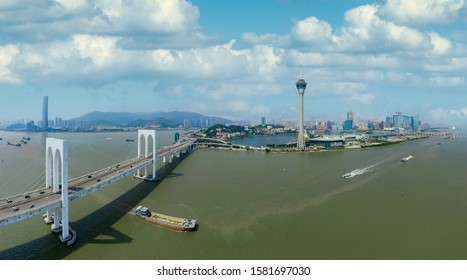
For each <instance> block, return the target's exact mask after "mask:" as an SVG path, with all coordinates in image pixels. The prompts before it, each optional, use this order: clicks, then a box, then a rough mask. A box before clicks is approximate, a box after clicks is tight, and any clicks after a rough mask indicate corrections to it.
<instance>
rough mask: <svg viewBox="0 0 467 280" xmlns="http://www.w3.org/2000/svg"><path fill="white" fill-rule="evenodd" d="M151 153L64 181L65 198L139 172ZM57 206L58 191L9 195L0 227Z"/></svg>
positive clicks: (1, 205)
mask: <svg viewBox="0 0 467 280" xmlns="http://www.w3.org/2000/svg"><path fill="white" fill-rule="evenodd" d="M195 141H196V140H194V139H189V140H185V141H182V142H180V143H176V144H174V145H171V146H169V147H167V148H164V149H162V150H158V151H157V153H156V158H161V157H164V156H169V155H171V154H174V153H178V152H180V151H182V150H185V149H187V148H188V147H190V146H191V145H193V144H194V142H195ZM152 163H153V162H152V154H151V155H149V156H148V157H144V156H141V157H138V158H134V159H130V160H127V161H124V162H121V163H119V164H114V165H111V166H108V167H106V168H103V169H100V170H97V171H94V172H92V173H89V174H86V175H82V176H79V177H76V178H73V179H71V180H69V181H68V199H69V201H73V200H75V199H78V198H81V197H83V196H86V195H88V194H90V193H93V192H95V191H97V190H99V189H101V188H103V187H106V186H108V185H110V184H111V183H114V182H116V181H118V180H120V179H122V178H123V177H126V176H128V175H130V174H135V173H136V172H137V171H138V170H139V169H142V168H144V167H146V166H149V165H151V164H152ZM60 204H61V191H60V192H58V193H54V192H53V191H52V188H43V189H38V190H35V191H31V192H28V193H25V194H19V195H15V196H11V197H9V198H3V199H1V200H0V227H1V226H5V225H8V224H12V223H15V222H19V221H21V220H24V219H27V218H30V217H33V216H36V215H40V214H42V213H45V212H47V211H48V210H51V209H53V208H55V207H57V206H60Z"/></svg>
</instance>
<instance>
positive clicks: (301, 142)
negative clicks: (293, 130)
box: [296, 65, 307, 149]
mask: <svg viewBox="0 0 467 280" xmlns="http://www.w3.org/2000/svg"><path fill="white" fill-rule="evenodd" d="M296 85H297V90H298V96H299V98H300V108H299V110H300V112H299V116H298V139H297V148H299V149H304V148H305V134H304V131H303V130H304V129H303V95H304V94H305V89H306V85H307V83H306V82H305V80H304V79H303V72H302V66H301V65H300V78H299V79H298V81H297V83H296Z"/></svg>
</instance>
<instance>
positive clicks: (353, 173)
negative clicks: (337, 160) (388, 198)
mask: <svg viewBox="0 0 467 280" xmlns="http://www.w3.org/2000/svg"><path fill="white" fill-rule="evenodd" d="M363 173H365V170H363V169H355V170H352V171H350V172H347V173H345V174H344V175H342V178H346V179H347V178H352V177H354V176H357V175H361V174H363Z"/></svg>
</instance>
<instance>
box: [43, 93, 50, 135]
mask: <svg viewBox="0 0 467 280" xmlns="http://www.w3.org/2000/svg"><path fill="white" fill-rule="evenodd" d="M48 104H49V97H48V96H44V99H43V101H42V130H48V129H49V112H48V106H49V105H48Z"/></svg>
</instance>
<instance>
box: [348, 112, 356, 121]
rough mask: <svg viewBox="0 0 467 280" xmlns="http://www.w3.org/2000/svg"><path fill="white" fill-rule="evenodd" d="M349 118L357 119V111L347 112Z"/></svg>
mask: <svg viewBox="0 0 467 280" xmlns="http://www.w3.org/2000/svg"><path fill="white" fill-rule="evenodd" d="M347 119H348V120H354V119H355V113H354V112H347Z"/></svg>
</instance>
